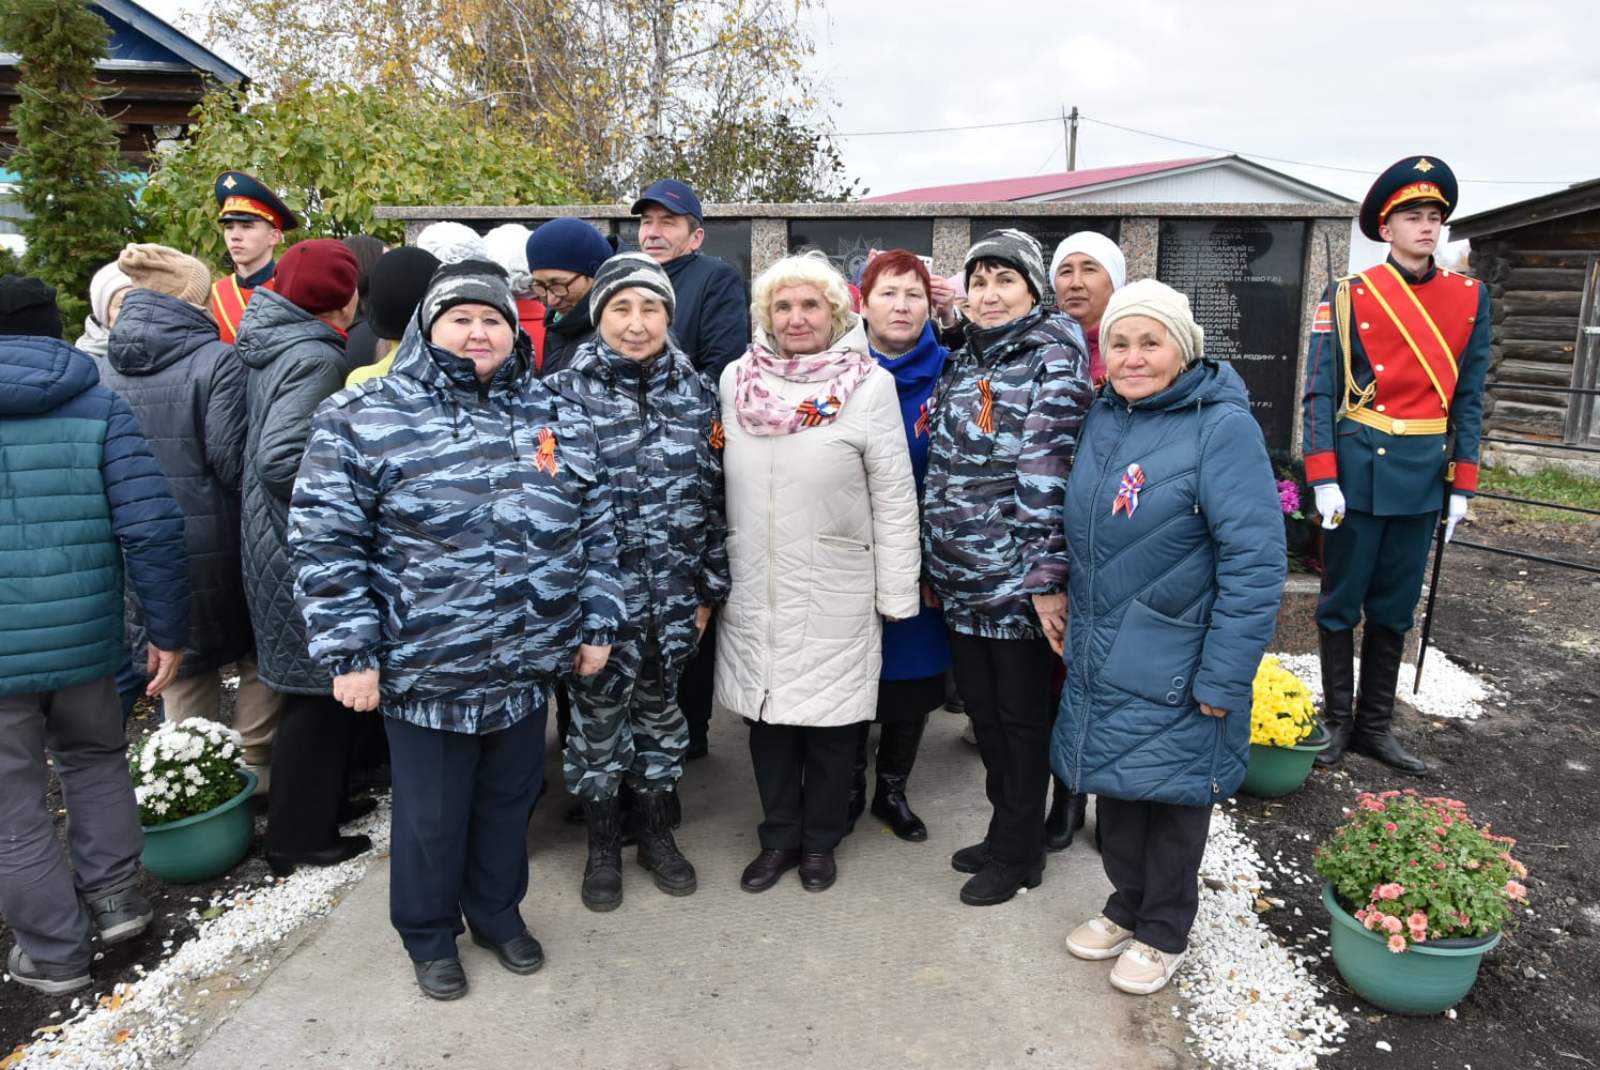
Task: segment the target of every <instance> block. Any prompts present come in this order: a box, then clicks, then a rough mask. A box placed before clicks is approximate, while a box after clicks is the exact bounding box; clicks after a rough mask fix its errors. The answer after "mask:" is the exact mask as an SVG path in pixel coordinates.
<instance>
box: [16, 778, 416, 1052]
mask: <svg viewBox="0 0 1600 1070" xmlns="http://www.w3.org/2000/svg"><path fill="white" fill-rule="evenodd" d="M344 831H345V832H347V833H351V834H353V833H364V834H366V835H367V836H370V837H372V849H371V850H370V851H367V852H366V853H364V854H361V855H358V856H357V857H355V858H353V859H351V860H350V861H348V862H344V863H341V864H340V865H337V866H329V867H327V868H325V869H319V868H317V867H315V866H306V867H302V868H301V869H299V870H297V871H295V873H294V875H293V876H291V877H288V878H286V879H284V880H277V879H269V880H268V881H267V883H265V884H263V885H261V886H260V887H258V888H246V889H240V890H234V891H229V892H227V893H226V894H223V895H219V896H218V897H217V898H216V899H213V900H212V901H211V903H210V904H209V906H208V907H207V908H206V910H205V913H210V910H211V909H214V908H219V907H220V908H222V909H223V911H224V913H222V914H221V915H220V916H217V917H214V918H211V919H209V920H201V918H202V911H201V909H200V907H199V904H198V903H197V904H196V905H195V908H194V909H192V910H191V911H190V914H189V917H190V920H191V921H195V922H197V923H198V929H197V931H196V932H195V935H194V936H193V937H191V938H190V939H189V941H188V942H187V943H185V944H184V945H183V946H182V947H180V948H178V949H177V950H175V951H174V950H172V948H171V946H170V944H171V942H170V941H168V948H167V951H166V954H167V955H168V956H169V957H168V958H167V959H166V960H165V961H163V962H162V963H161V964H160V965H158V966H157V967H156V968H155V969H152V970H149V971H148V972H146V971H144V970H142V969H140V968H139V967H135V969H136V970H139V972H140V973H141V974H142V976H141V977H140V978H139V979H138V980H137V981H134V982H131V983H127V984H119V985H117V986H116V988H115V989H114V990H113V991H112V992H110V993H96V994H95V996H94V997H93V998H86V999H85V1000H84V1001H82V1002H81V1004H80V1001H78V1000H74V1001H73V1004H72V1005H73V1007H74V1008H75V1009H76V1010H77V1013H76V1014H75V1015H74V1016H73V1017H71V1018H69V1019H67V1020H66V1021H64V1022H60V1023H59V1029H56V1028H53V1027H54V1026H56V1025H57V1024H58V1023H55V1022H52V1023H50V1025H49V1026H46V1027H45V1028H47V1029H50V1030H51V1031H50V1032H46V1033H42V1034H40V1033H37V1032H36V1034H35V1039H34V1040H32V1041H31V1042H30V1043H29V1046H28V1049H27V1051H26V1053H25V1054H24V1055H23V1056H22V1058H21V1060H20V1061H18V1062H16V1063H14V1064H12V1066H11V1067H10V1068H9V1070H53V1068H59V1067H85V1068H92V1070H111V1068H113V1067H114V1068H117V1070H144V1068H146V1067H149V1066H151V1065H152V1064H153V1063H154V1061H155V1060H157V1059H161V1058H168V1057H171V1056H174V1055H176V1054H178V1052H179V1051H180V1050H181V1048H182V1047H183V1045H184V1029H185V1027H186V1026H188V1025H189V1024H190V1023H191V1022H192V1021H193V1020H194V1019H193V1017H192V1016H190V1015H187V1014H184V1013H183V1011H182V1010H180V1009H179V1007H178V1004H179V1003H181V1002H182V999H181V996H182V994H183V991H182V990H183V989H184V988H185V987H186V986H189V985H192V984H194V983H196V982H200V981H205V980H207V979H208V978H212V977H216V976H217V975H218V974H221V973H223V972H225V971H227V972H232V973H234V974H235V975H236V976H240V977H244V976H250V975H253V974H255V973H259V972H260V971H262V970H264V969H266V968H267V967H268V966H269V965H270V962H269V960H268V959H267V958H266V957H265V955H266V954H267V953H270V952H271V951H272V949H273V948H274V947H276V945H277V943H278V942H279V941H280V940H282V939H283V938H284V937H285V936H287V935H289V933H291V932H293V931H294V930H295V929H297V928H299V927H300V926H302V925H304V924H305V923H306V922H308V921H310V920H311V919H313V918H317V917H321V916H322V915H324V914H326V913H328V911H330V910H332V909H333V907H334V906H335V905H336V904H337V903H338V902H339V898H340V893H341V891H342V890H343V889H344V888H346V887H347V886H349V885H351V884H354V883H355V882H356V881H357V880H359V879H360V878H361V876H362V875H363V874H364V873H366V871H367V867H368V866H370V865H372V864H373V863H375V862H378V861H380V860H383V859H386V858H387V857H388V850H389V796H388V795H387V794H384V795H381V796H379V797H378V808H377V809H376V810H375V811H373V812H372V813H371V814H369V815H368V816H366V817H365V818H362V819H361V820H360V821H358V822H354V823H352V824H351V825H348V826H346V827H345V829H344ZM141 939H149V937H142V938H141ZM257 952H262V953H263V954H262V957H260V958H257V959H255V960H254V961H252V962H249V963H247V964H246V965H245V967H244V968H243V969H242V970H241V969H240V967H239V964H238V960H239V959H240V958H241V957H246V956H251V955H253V954H255V953H257ZM195 995H196V996H200V997H205V996H209V995H211V993H210V991H209V990H207V989H201V990H200V991H199V992H197V993H195ZM233 1002H237V1001H236V1000H235V1001H233Z"/></svg>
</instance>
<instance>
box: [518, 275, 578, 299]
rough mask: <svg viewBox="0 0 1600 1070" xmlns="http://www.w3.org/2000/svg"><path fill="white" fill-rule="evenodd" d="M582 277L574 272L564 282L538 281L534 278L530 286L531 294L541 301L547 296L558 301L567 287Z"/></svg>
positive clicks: (565, 293)
mask: <svg viewBox="0 0 1600 1070" xmlns="http://www.w3.org/2000/svg"><path fill="white" fill-rule="evenodd" d="M582 277H583V276H582V275H579V274H576V273H574V274H572V275H570V276H568V278H567V281H565V282H540V281H539V280H538V279H534V280H533V283H532V285H531V287H530V288H531V289H532V290H533V296H535V297H537V298H539V299H540V300H541V301H542V300H544V299H545V298H547V297H553V298H555V299H556V300H557V301H559V300H561V299H562V298H564V297H566V296H567V289H568V287H570V286H571V285H572V284H573V283H575V282H577V281H578V280H579V279H581V278H582Z"/></svg>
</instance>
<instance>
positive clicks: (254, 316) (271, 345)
mask: <svg viewBox="0 0 1600 1070" xmlns="http://www.w3.org/2000/svg"><path fill="white" fill-rule="evenodd" d="M238 348H239V359H240V360H242V361H244V363H245V366H246V367H247V368H249V369H250V373H249V381H248V385H247V388H246V395H247V398H248V403H249V413H250V421H249V428H250V430H249V435H248V437H247V438H246V440H245V463H244V532H243V534H244V583H245V595H246V597H247V598H248V600H249V603H250V621H251V623H252V624H253V625H254V627H255V633H256V662H257V665H258V671H259V672H260V675H261V682H262V683H264V684H266V685H267V686H268V687H270V688H272V689H273V690H274V691H284V692H290V693H293V694H303V695H328V694H332V693H333V677H332V676H331V675H330V674H329V672H328V668H327V666H326V665H323V664H321V663H320V662H318V661H316V660H314V659H313V658H312V657H311V654H310V653H309V651H308V649H307V645H306V630H305V620H304V619H303V618H302V617H301V616H300V610H299V609H298V608H297V607H296V606H295V602H294V568H293V566H292V564H291V562H290V559H289V539H288V532H289V498H290V495H291V493H292V492H293V490H294V481H295V474H296V473H297V472H298V471H299V468H300V459H301V457H302V456H303V455H304V454H305V451H306V443H307V442H308V441H309V440H310V438H311V414H312V413H314V412H316V410H317V406H318V405H320V404H322V402H323V401H324V400H325V399H326V398H328V397H329V396H330V395H332V394H333V393H334V392H336V391H337V390H338V389H339V388H340V387H342V386H343V385H344V380H345V376H346V375H348V374H349V373H350V370H351V368H350V363H349V357H348V356H347V355H346V353H345V349H344V339H343V338H341V337H340V336H339V332H338V331H336V330H334V329H333V328H332V327H330V326H328V325H327V324H326V323H324V322H322V321H321V320H319V319H317V318H316V317H315V316H313V315H311V313H309V312H307V311H305V310H304V309H302V308H300V307H299V306H298V305H295V304H293V303H292V302H290V301H289V300H288V299H286V298H284V297H281V296H279V295H278V294H276V293H274V292H273V291H271V290H268V289H265V288H263V289H260V290H257V291H256V293H255V296H254V297H252V298H251V299H250V304H249V305H248V306H247V307H246V308H245V313H244V319H243V321H242V322H241V323H240V324H239V345H238Z"/></svg>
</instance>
